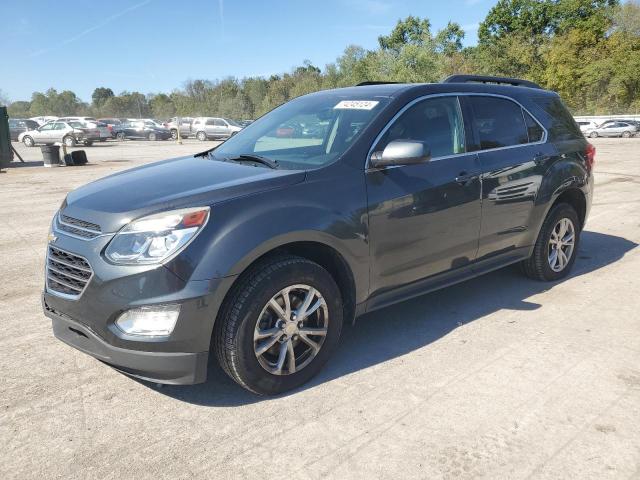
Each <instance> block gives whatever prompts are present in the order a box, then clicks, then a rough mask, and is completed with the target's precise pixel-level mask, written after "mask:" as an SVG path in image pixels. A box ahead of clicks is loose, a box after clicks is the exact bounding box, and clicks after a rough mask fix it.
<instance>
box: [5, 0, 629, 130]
mask: <svg viewBox="0 0 640 480" xmlns="http://www.w3.org/2000/svg"><path fill="white" fill-rule="evenodd" d="M464 37H465V32H464V30H463V29H462V28H461V26H460V25H458V24H457V23H454V22H449V23H448V24H447V25H446V27H444V28H443V29H441V30H439V31H436V32H433V31H432V27H431V23H430V21H429V20H428V19H427V18H420V17H415V16H409V17H407V18H405V19H402V20H398V22H397V24H396V26H395V27H394V28H393V30H392V31H391V32H389V34H388V35H382V36H380V37H378V46H377V48H375V49H372V50H367V49H364V48H362V47H359V46H356V45H350V46H348V47H347V48H346V49H345V50H344V52H343V54H342V55H341V56H339V57H338V58H337V59H336V61H335V62H334V63H331V64H329V65H326V66H325V67H324V68H323V69H321V68H318V67H317V66H314V65H313V64H312V63H311V62H309V61H305V62H304V64H303V65H301V66H299V67H296V68H294V69H293V70H292V71H290V72H288V73H283V74H281V75H272V76H271V77H269V78H263V77H247V78H240V79H238V78H233V77H230V78H225V79H222V80H213V81H212V80H204V79H198V80H188V81H187V82H185V84H184V85H183V88H179V89H175V90H174V91H172V92H170V93H149V94H143V93H141V92H128V91H125V92H121V93H119V94H117V95H116V94H115V93H114V92H113V90H111V89H110V88H108V87H99V88H96V89H95V90H94V92H93V95H92V98H91V103H85V102H83V101H82V100H81V99H80V98H78V96H77V95H76V94H75V93H74V92H71V91H68V90H65V91H62V92H58V91H56V90H55V89H53V88H52V89H49V90H47V91H46V92H34V93H33V95H32V97H31V100H30V101H16V102H13V103H11V104H10V105H9V114H10V115H11V116H12V117H24V116H29V117H30V116H38V115H92V116H96V117H111V116H113V117H138V118H146V117H153V118H159V119H166V118H169V117H172V116H174V115H180V116H199V115H216V116H224V117H230V118H234V119H253V118H256V117H258V116H260V115H262V114H263V113H265V112H267V111H269V110H271V109H272V108H275V107H276V106H278V105H280V104H282V103H284V102H286V101H287V100H289V99H291V98H294V97H297V96H299V95H303V94H306V93H310V92H314V91H317V90H322V89H327V88H336V87H344V86H350V85H355V84H357V83H359V82H363V81H367V80H380V81H396V82H437V81H440V80H441V79H442V78H444V77H446V76H448V75H451V74H454V73H476V74H486V75H504V76H511V77H519V78H525V79H528V80H532V81H534V82H536V83H539V84H540V85H542V86H543V87H545V88H549V89H552V90H555V91H557V92H558V93H560V95H562V98H563V99H564V101H565V102H566V103H567V105H568V106H569V108H570V109H571V110H572V111H573V113H574V114H606V113H625V112H626V113H633V112H636V111H638V110H640V3H638V1H637V0H632V1H628V2H625V3H620V2H619V1H618V0H499V1H498V2H497V4H496V5H495V6H494V7H493V8H492V9H491V10H490V11H489V13H488V14H487V16H486V18H485V19H484V20H483V21H482V22H481V23H480V25H479V28H478V43H477V45H475V46H471V47H463V39H464Z"/></svg>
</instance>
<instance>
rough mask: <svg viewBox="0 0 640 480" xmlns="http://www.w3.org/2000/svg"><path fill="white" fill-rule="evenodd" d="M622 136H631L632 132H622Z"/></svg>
mask: <svg viewBox="0 0 640 480" xmlns="http://www.w3.org/2000/svg"><path fill="white" fill-rule="evenodd" d="M622 138H631V132H622Z"/></svg>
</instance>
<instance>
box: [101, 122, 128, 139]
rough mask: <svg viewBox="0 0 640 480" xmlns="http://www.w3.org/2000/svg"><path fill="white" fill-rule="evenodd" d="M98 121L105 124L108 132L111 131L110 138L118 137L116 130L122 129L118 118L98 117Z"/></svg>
mask: <svg viewBox="0 0 640 480" xmlns="http://www.w3.org/2000/svg"><path fill="white" fill-rule="evenodd" d="M98 121H99V122H102V123H104V124H105V125H106V126H107V128H108V129H109V132H111V138H118V132H121V131H122V120H120V119H118V118H99V119H98Z"/></svg>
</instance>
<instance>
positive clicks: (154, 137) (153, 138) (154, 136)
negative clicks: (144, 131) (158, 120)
mask: <svg viewBox="0 0 640 480" xmlns="http://www.w3.org/2000/svg"><path fill="white" fill-rule="evenodd" d="M147 138H148V139H149V140H150V141H152V142H155V141H156V140H157V139H158V136H157V135H156V133H155V132H150V133H149V135H147Z"/></svg>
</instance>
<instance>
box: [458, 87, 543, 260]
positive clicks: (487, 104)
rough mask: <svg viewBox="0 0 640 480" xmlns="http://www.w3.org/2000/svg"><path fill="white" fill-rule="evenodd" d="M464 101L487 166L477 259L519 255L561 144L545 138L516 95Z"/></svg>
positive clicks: (471, 97)
mask: <svg viewBox="0 0 640 480" xmlns="http://www.w3.org/2000/svg"><path fill="white" fill-rule="evenodd" d="M463 102H464V105H465V114H466V115H465V118H466V119H469V120H470V121H471V129H472V131H473V136H474V144H475V145H474V149H476V150H477V152H478V158H479V160H480V166H481V169H482V225H481V228H480V240H479V245H478V256H477V259H478V261H480V260H483V259H485V258H489V257H492V256H496V255H507V256H508V255H510V254H515V255H518V254H519V253H521V250H519V249H524V248H525V247H526V245H524V244H523V242H524V240H525V238H526V237H527V234H528V231H529V228H530V227H531V220H532V219H531V215H532V213H533V206H534V201H535V198H536V195H537V193H538V189H539V188H540V185H541V183H542V178H543V175H544V172H545V170H546V169H547V167H548V163H549V161H550V159H551V158H552V157H553V155H554V152H555V149H554V147H553V145H551V144H548V143H544V140H545V138H546V132H545V130H544V128H543V127H542V126H541V124H540V123H539V122H538V121H537V120H535V119H534V118H533V116H532V115H531V114H530V113H529V112H527V111H526V110H524V109H523V108H522V107H521V106H520V104H518V103H516V102H515V101H513V100H511V99H508V98H505V97H499V96H484V95H468V96H465V97H464V100H463ZM467 112H468V114H467Z"/></svg>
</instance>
